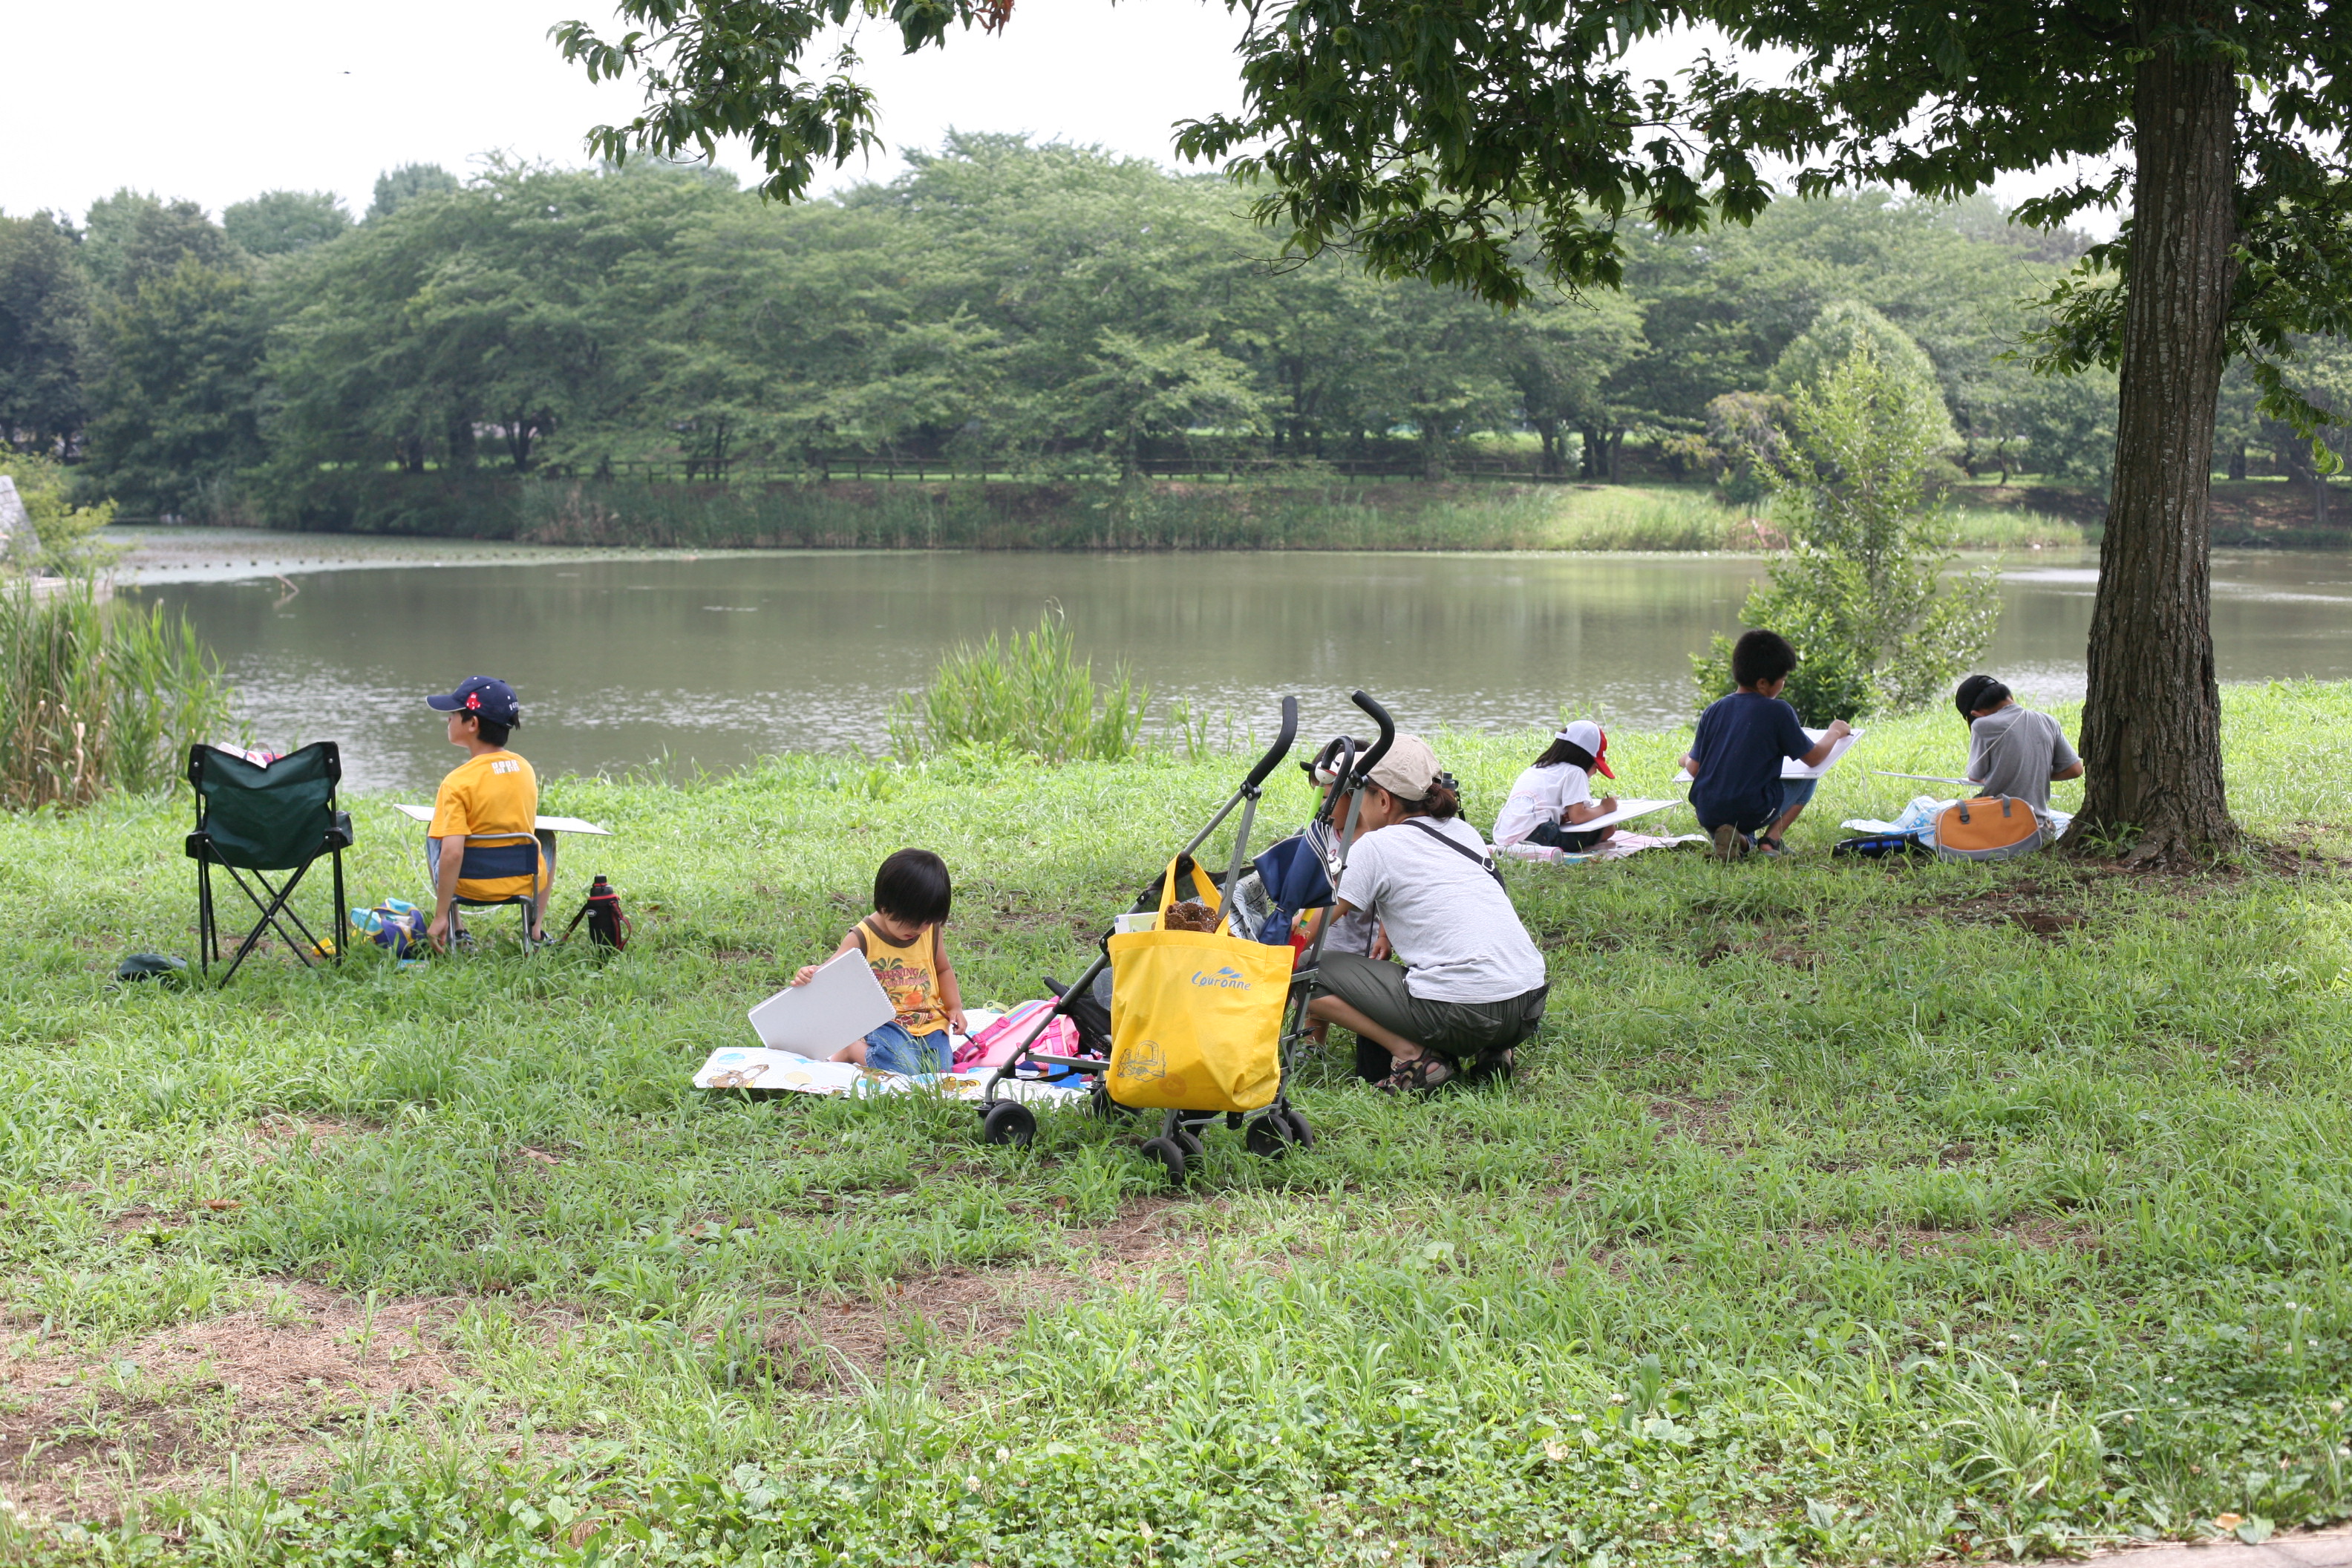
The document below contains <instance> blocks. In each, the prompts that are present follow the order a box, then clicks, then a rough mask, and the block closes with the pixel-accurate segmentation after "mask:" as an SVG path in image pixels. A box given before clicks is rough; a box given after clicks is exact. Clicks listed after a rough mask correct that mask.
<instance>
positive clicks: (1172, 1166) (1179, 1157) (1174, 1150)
mask: <svg viewBox="0 0 2352 1568" xmlns="http://www.w3.org/2000/svg"><path fill="white" fill-rule="evenodd" d="M1193 1147H1194V1148H1195V1149H1197V1148H1199V1147H1200V1145H1199V1144H1197V1143H1195V1144H1194V1145H1193ZM1143 1155H1144V1158H1145V1159H1147V1160H1157V1161H1158V1162H1160V1167H1161V1169H1163V1170H1165V1171H1166V1172H1167V1173H1168V1184H1169V1185H1170V1186H1171V1187H1176V1186H1181V1185H1183V1184H1184V1163H1185V1162H1184V1151H1183V1150H1181V1149H1180V1148H1178V1147H1177V1146H1176V1141H1175V1140H1174V1139H1172V1138H1147V1139H1145V1140H1144V1141H1143Z"/></svg>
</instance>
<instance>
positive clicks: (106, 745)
mask: <svg viewBox="0 0 2352 1568" xmlns="http://www.w3.org/2000/svg"><path fill="white" fill-rule="evenodd" d="M228 725H229V704H228V690H227V688H226V685H225V684H224V683H223V682H222V679H221V675H220V667H219V664H218V662H217V661H216V660H215V658H213V657H212V655H211V654H210V652H208V651H207V650H206V649H205V647H204V645H203V644H202V643H201V642H199V641H198V640H197V637H196V635H195V629H194V627H193V626H190V625H189V624H188V622H187V619H186V617H185V616H179V617H174V618H169V619H167V618H166V617H165V616H164V614H163V607H162V606H161V605H157V606H156V607H154V608H153V609H152V610H149V611H147V612H146V613H144V614H142V613H140V612H139V611H137V610H135V609H132V608H131V607H130V606H128V605H114V604H101V603H100V602H99V598H98V595H97V593H96V591H95V589H94V588H93V587H92V586H91V585H90V584H89V583H87V582H83V583H78V584H74V585H73V586H71V587H70V588H68V589H67V590H66V591H64V592H62V593H58V594H54V595H41V596H37V595H35V594H34V593H33V591H32V589H31V587H30V586H29V585H28V584H16V585H15V586H12V587H10V586H0V806H5V807H6V808H8V809H12V810H24V809H26V808H29V807H33V806H41V805H53V804H54V805H87V804H88V803H89V802H90V801H92V800H95V799H97V798H98V796H99V795H101V794H102V793H104V792H105V791H107V790H108V789H126V790H133V791H140V792H145V791H151V790H154V789H157V788H160V787H162V786H163V785H164V784H169V783H171V782H172V781H173V779H174V778H176V777H177V776H178V774H179V771H180V761H181V759H182V758H183V757H184V756H185V754H186V751H187V747H188V744H189V742H192V741H196V740H208V739H214V738H216V737H217V736H218V735H219V734H221V733H223V732H225V731H226V730H227V729H228Z"/></svg>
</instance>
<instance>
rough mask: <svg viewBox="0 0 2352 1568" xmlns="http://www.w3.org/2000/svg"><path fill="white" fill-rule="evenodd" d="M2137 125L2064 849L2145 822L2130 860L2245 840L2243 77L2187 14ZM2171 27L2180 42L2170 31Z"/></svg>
mask: <svg viewBox="0 0 2352 1568" xmlns="http://www.w3.org/2000/svg"><path fill="white" fill-rule="evenodd" d="M2144 16H2145V23H2146V25H2147V28H2148V38H2149V42H2150V43H2152V44H2154V45H2156V46H2157V47H2156V48H2155V50H2154V52H2153V53H2152V54H2151V55H2150V56H2149V58H2147V60H2146V61H2144V62H2143V63H2142V64H2141V65H2140V66H2139V68H2138V79H2137V82H2136V83H2135V84H2134V89H2133V104H2132V124H2133V133H2134V138H2135V142H2136V149H2135V151H2136V153H2137V170H2136V172H2135V176H2134V181H2133V190H2132V236H2131V256H2130V261H2129V264H2128V268H2127V270H2126V275H2125V284H2126V289H2128V290H2129V292H2128V295H2127V298H2126V307H2125V309H2126V316H2125V323H2124V343H2123V363H2122V376H2121V388H2120V397H2119V400H2118V404H2117V407H2116V463H2115V487H2114V489H2113V491H2112V492H2111V495H2110V497H2109V500H2108V506H2107V527H2106V536H2105V540H2104V541H2103V542H2102V543H2101V544H2100V547H2099V587H2098V596H2097V598H2096V600H2095V604H2094V606H2093V610H2092V615H2091V647H2090V686H2089V690H2088V692H2087V694H2086V696H2085V699H2084V705H2083V744H2082V752H2083V757H2084V762H2085V763H2088V764H2089V767H2088V770H2087V782H2086V784H2085V785H2084V795H2083V811H2082V814H2081V815H2080V816H2078V817H2077V818H2076V819H2075V822H2074V827H2073V828H2072V829H2071V830H2070V831H2069V832H2068V834H2067V844H2068V847H2073V848H2081V847H2084V846H2085V841H2086V840H2087V839H2088V838H2089V837H2093V836H2099V837H2108V836H2113V835H2117V834H2121V833H2123V832H2126V830H2129V831H2132V832H2134V833H2136V835H2137V837H2136V842H2135V845H2134V847H2133V849H2132V851H2131V855H2130V858H2131V859H2133V860H2136V861H2141V862H2147V861H2159V860H2179V859H2186V858H2192V857H2195V856H2198V855H2200V854H2207V853H2210V852H2212V851H2213V850H2215V849H2219V848H2224V847H2228V846H2229V845H2231V843H2232V842H2234V841H2235V839H2236V837H2237V827H2236V825H2235V824H2234V823H2232V822H2231V819H2230V812H2229V805H2228V801H2227V799H2226V797H2225V795H2224V793H2223V789H2222V780H2221V689H2220V686H2219V684H2218V683H2217V682H2216V681H2215V679H2214V676H2213V628H2212V620H2211V579H2210V547H2211V538H2212V519H2211V512H2210V500H2211V474H2212V459H2213V413H2214V404H2215V400H2216V399H2217V397H2218V396H2219V395H2220V392H2221V365H2222V360H2223V354H2224V342H2223V326H2224V323H2225V321H2226V320H2227V318H2228V314H2229V309H2230V290H2231V284H2232V283H2233V281H2234V280H2235V271H2236V268H2235V263H2234V262H2233V261H2232V259H2231V254H2230V252H2231V245H2232V244H2233V243H2234V242H2235V240H2236V238H2237V103H2238V88H2237V80H2236V79H2235V77H2234V76H2232V74H2231V69H2230V65H2229V62H2228V61H2227V60H2226V59H2224V58H2221V57H2219V56H2218V55H2215V54H2212V53H2211V52H2210V50H2209V49H2208V48H2200V47H2198V46H2197V45H2196V44H2194V43H2192V42H2190V41H2189V40H2187V39H2182V38H2179V37H2178V35H2177V33H2175V32H2174V29H2177V28H2179V27H2182V26H2187V25H2189V24H2190V23H2191V21H2192V19H2193V12H2192V11H2191V9H2190V7H2189V6H2187V5H2179V4H2177V3H2176V4H2166V3H2164V0H2158V4H2156V5H2151V6H2150V7H2149V8H2148V9H2147V12H2146V13H2145V14H2144ZM2168 35H2171V36H2168Z"/></svg>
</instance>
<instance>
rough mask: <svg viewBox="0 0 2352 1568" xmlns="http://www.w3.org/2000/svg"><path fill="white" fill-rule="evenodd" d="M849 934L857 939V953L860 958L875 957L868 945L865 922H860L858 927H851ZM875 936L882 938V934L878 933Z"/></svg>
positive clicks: (857, 924)
mask: <svg viewBox="0 0 2352 1568" xmlns="http://www.w3.org/2000/svg"><path fill="white" fill-rule="evenodd" d="M849 934H850V935H852V936H854V937H856V939H857V952H858V956H859V957H861V958H871V957H873V956H874V953H873V950H872V949H871V948H868V947H867V946H866V922H865V921H858V922H857V923H856V925H854V926H851V927H850V928H849ZM874 934H875V935H876V936H880V935H881V934H882V933H881V932H880V931H876V932H875V933H874Z"/></svg>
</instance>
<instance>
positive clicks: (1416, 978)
mask: <svg viewBox="0 0 2352 1568" xmlns="http://www.w3.org/2000/svg"><path fill="white" fill-rule="evenodd" d="M1414 820H1415V821H1425V822H1428V823H1429V826H1431V827H1433V828H1435V829H1436V830H1437V831H1438V832H1439V833H1442V834H1444V836H1445V837H1447V838H1448V839H1450V840H1452V841H1453V842H1454V843H1456V844H1459V845H1461V846H1462V847H1463V848H1464V849H1467V850H1469V851H1470V853H1471V855H1474V856H1476V857H1478V858H1485V856H1486V840H1485V839H1483V838H1482V837H1480V836H1479V833H1478V830H1477V829H1476V828H1475V827H1473V826H1470V825H1469V824H1468V823H1466V822H1465V821H1463V820H1462V819H1461V818H1460V817H1458V816H1457V817H1454V818H1451V819H1449V820H1447V821H1444V822H1438V821H1435V820H1433V819H1431V818H1427V817H1422V818H1416V819H1414ZM1339 897H1340V899H1341V900H1343V901H1345V902H1347V903H1350V904H1353V905H1354V906H1355V907H1356V908H1358V909H1360V910H1368V911H1370V913H1371V915H1372V916H1373V918H1374V919H1376V920H1378V921H1380V922H1381V925H1382V926H1383V927H1385V928H1386V929H1387V931H1388V933H1389V945H1390V946H1391V947H1393V948H1395V949H1396V954H1397V956H1398V957H1399V958H1401V959H1402V960H1403V961H1404V965H1405V980H1404V986H1405V989H1406V990H1407V991H1408V992H1410V993H1412V994H1413V995H1415V996H1418V997H1420V998H1421V999H1422V1000H1423V1001H1424V1002H1502V1001H1507V1000H1508V999H1510V998H1511V997H1514V996H1524V995H1526V994H1528V992H1530V991H1533V990H1535V989H1536V988H1537V987H1538V986H1539V985H1541V984H1543V983H1544V961H1543V954H1542V953H1540V952H1537V951H1536V944H1535V943H1534V942H1531V941H1529V940H1528V930H1527V927H1525V926H1523V925H1521V924H1520V923H1519V914H1518V911H1517V910H1515V909H1513V908H1512V907H1511V899H1510V895H1509V894H1507V893H1506V892H1504V891H1503V889H1502V887H1501V885H1500V884H1499V883H1497V882H1496V880H1495V879H1494V878H1492V877H1490V876H1488V875H1487V874H1486V870H1485V869H1484V868H1482V867H1480V866H1479V864H1478V861H1477V860H1475V859H1472V858H1469V857H1467V856H1465V855H1462V854H1460V853H1458V852H1457V851H1455V850H1452V849H1449V848H1447V847H1445V846H1444V845H1443V844H1440V843H1439V842H1438V841H1437V840H1436V839H1435V838H1433V837H1431V836H1430V835H1429V834H1428V833H1427V832H1425V831H1423V829H1422V828H1419V827H1416V826H1413V823H1412V821H1407V822H1399V823H1392V824H1391V825H1390V826H1386V827H1383V828H1381V829H1380V830H1379V831H1378V832H1375V833H1367V834H1365V835H1364V836H1363V837H1361V838H1360V839H1358V840H1357V841H1356V845H1355V847H1354V848H1353V849H1352V850H1350V851H1349V855H1348V869H1347V870H1346V871H1345V872H1344V873H1342V874H1341V876H1340V878H1339Z"/></svg>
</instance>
